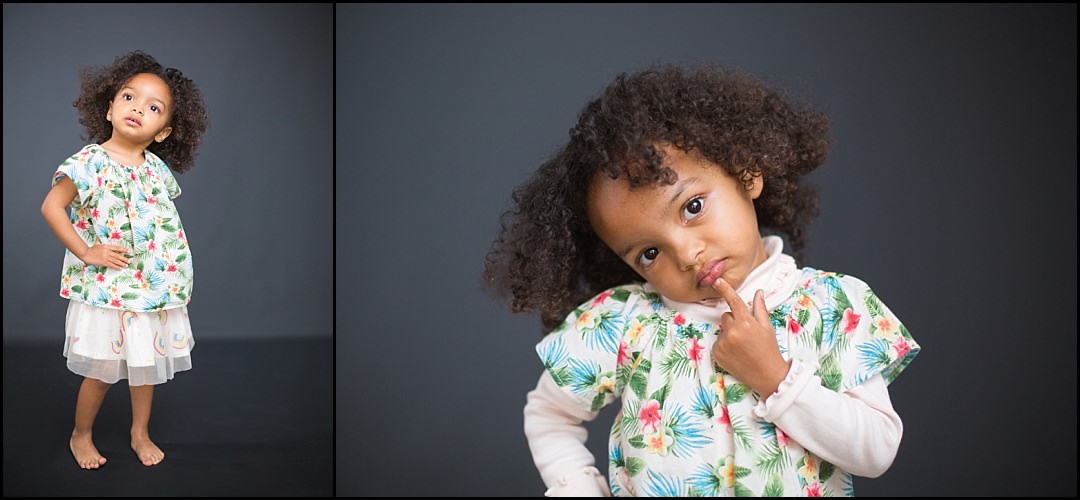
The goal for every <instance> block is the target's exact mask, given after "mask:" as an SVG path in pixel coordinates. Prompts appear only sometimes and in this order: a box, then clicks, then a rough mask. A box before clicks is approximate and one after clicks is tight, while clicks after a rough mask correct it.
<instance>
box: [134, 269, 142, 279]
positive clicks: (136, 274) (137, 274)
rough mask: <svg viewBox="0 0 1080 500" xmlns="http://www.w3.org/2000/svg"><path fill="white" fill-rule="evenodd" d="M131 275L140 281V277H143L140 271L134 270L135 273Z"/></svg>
mask: <svg viewBox="0 0 1080 500" xmlns="http://www.w3.org/2000/svg"><path fill="white" fill-rule="evenodd" d="M132 277H133V278H135V279H137V280H140V281H141V280H142V278H143V276H142V271H135V275H134V276H132Z"/></svg>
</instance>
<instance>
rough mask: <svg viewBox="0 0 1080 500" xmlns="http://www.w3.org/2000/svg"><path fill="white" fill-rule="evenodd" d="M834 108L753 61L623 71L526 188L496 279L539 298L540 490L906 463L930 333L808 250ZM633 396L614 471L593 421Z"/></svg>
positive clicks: (775, 483)
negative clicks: (736, 65) (815, 102)
mask: <svg viewBox="0 0 1080 500" xmlns="http://www.w3.org/2000/svg"><path fill="white" fill-rule="evenodd" d="M830 143H831V140H830V137H829V123H828V119H827V118H826V117H825V116H823V115H822V114H819V113H817V112H815V111H813V110H812V109H811V108H810V107H809V106H806V105H801V104H796V103H794V102H791V101H789V100H788V99H786V98H785V97H784V96H783V95H782V94H781V93H780V92H779V91H778V90H775V89H773V88H771V87H770V86H768V85H766V84H764V83H763V82H761V81H760V80H758V79H756V78H753V77H751V76H748V75H745V74H741V73H737V72H733V71H728V70H724V69H722V68H709V67H695V68H680V67H677V66H672V65H665V66H658V67H655V68H650V69H648V70H645V71H642V72H639V73H636V74H630V75H628V74H622V75H620V76H618V77H617V78H616V79H615V81H614V82H613V83H612V84H611V85H610V86H608V87H607V89H606V90H605V91H604V92H603V94H602V95H600V96H599V98H597V99H595V100H593V101H591V102H590V103H588V105H587V106H586V107H585V109H584V111H583V112H582V113H581V115H580V116H579V120H578V123H577V125H576V126H575V127H574V128H573V129H572V130H571V132H570V139H569V142H568V143H567V144H566V145H565V146H564V147H563V148H562V149H561V150H559V151H558V152H557V154H555V155H554V156H553V157H552V158H551V159H550V160H548V161H547V162H545V163H544V164H543V165H541V166H540V168H539V169H538V170H537V172H536V173H535V174H534V175H533V177H532V178H531V179H530V180H528V181H527V182H526V183H524V184H523V185H522V186H520V187H519V188H518V189H516V190H515V192H514V203H515V207H514V208H513V209H512V210H510V211H508V212H507V213H506V214H504V216H503V219H502V221H503V222H502V225H501V229H500V232H499V234H498V236H497V238H496V239H495V241H494V243H493V245H492V249H491V251H490V253H489V254H488V256H487V262H486V268H485V273H484V274H485V278H486V282H487V283H488V284H489V285H490V286H491V287H493V289H494V290H495V291H496V292H497V293H499V294H500V295H503V296H509V297H510V307H511V310H512V311H514V312H539V313H540V317H541V319H542V322H543V325H544V328H545V330H550V333H548V334H547V335H546V336H545V337H544V338H543V339H542V340H541V341H540V342H539V344H538V345H537V348H536V350H537V353H538V354H539V356H540V359H541V361H542V362H543V365H544V370H543V372H542V375H541V376H540V380H539V382H538V384H537V386H536V388H535V389H534V390H532V391H530V392H529V394H528V396H527V402H526V404H525V408H524V418H525V420H524V426H525V435H526V437H527V439H528V443H529V447H530V450H531V452H532V455H533V459H534V461H535V463H536V466H537V468H538V470H539V472H540V475H541V477H542V478H543V480H544V483H545V484H546V485H547V487H548V490H547V492H546V496H600V495H605V496H609V495H620V496H732V495H753V496H823V495H849V496H850V495H853V493H854V492H853V489H852V478H851V476H852V475H858V476H866V477H876V476H879V475H881V474H882V473H884V472H885V471H886V470H887V469H888V468H889V466H890V465H891V464H892V461H893V458H894V457H895V455H896V452H897V448H898V446H899V444H900V438H901V435H902V433H903V425H902V423H901V420H900V417H899V416H898V415H897V413H896V411H894V410H893V407H892V404H891V402H890V399H889V392H888V388H887V386H888V384H889V383H890V382H892V380H893V379H894V378H895V377H896V376H897V375H899V374H900V372H901V371H903V370H904V368H905V367H906V366H907V365H908V363H909V362H910V361H911V360H912V358H913V357H914V356H915V355H916V353H917V352H918V351H919V346H918V344H916V343H915V341H914V340H913V339H912V337H911V336H910V334H909V333H908V331H907V329H905V328H904V326H903V325H901V323H900V322H899V320H898V319H897V318H896V317H895V316H894V315H893V313H892V312H891V311H890V310H889V309H888V308H887V307H885V305H884V304H883V303H882V302H881V300H879V299H878V298H877V297H876V296H875V295H874V293H873V292H872V291H871V289H870V288H869V287H868V286H867V284H866V283H864V282H862V281H860V280H858V279H856V278H854V277H852V276H847V275H844V274H840V273H836V272H826V271H822V270H818V269H814V268H810V267H801V268H800V267H797V266H796V261H795V259H794V258H793V257H792V256H790V255H788V254H787V253H785V248H784V240H783V239H782V237H781V236H779V235H776V234H767V235H766V234H763V230H766V229H767V230H771V231H773V232H776V233H781V234H783V235H786V236H787V241H788V242H789V244H790V245H791V246H792V247H793V248H794V250H795V255H798V256H800V257H801V250H802V248H803V245H804V242H805V239H806V235H805V226H806V225H807V223H808V222H809V221H810V220H811V218H812V217H813V216H814V215H815V214H816V212H817V204H816V200H815V198H814V197H813V191H812V190H811V189H810V186H808V185H805V183H804V182H803V181H802V179H803V176H805V175H806V174H807V173H809V172H811V171H812V170H814V169H815V168H817V167H818V166H820V165H821V164H822V163H823V162H824V160H825V157H826V153H827V151H828V148H829V146H830ZM619 399H621V403H620V406H619V412H618V413H617V416H616V417H615V422H614V424H613V426H612V428H611V434H610V441H609V445H608V460H609V467H608V472H609V475H610V477H609V478H608V480H607V481H605V480H604V478H603V477H602V476H601V474H600V472H599V471H598V470H597V469H596V468H595V467H594V459H593V456H592V454H591V453H590V451H589V449H588V448H587V447H586V446H585V442H586V438H587V436H586V429H585V428H584V427H583V425H582V424H583V422H585V421H590V420H592V419H594V418H596V416H597V415H598V413H599V411H600V409H601V408H603V407H605V406H606V405H608V404H612V403H614V402H615V401H616V400H619Z"/></svg>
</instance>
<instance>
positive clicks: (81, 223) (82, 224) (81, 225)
mask: <svg viewBox="0 0 1080 500" xmlns="http://www.w3.org/2000/svg"><path fill="white" fill-rule="evenodd" d="M75 227H77V228H79V229H81V230H83V231H86V228H87V227H88V226H87V225H86V221H85V220H83V219H80V220H79V222H76V223H75Z"/></svg>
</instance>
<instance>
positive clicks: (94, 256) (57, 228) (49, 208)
mask: <svg viewBox="0 0 1080 500" xmlns="http://www.w3.org/2000/svg"><path fill="white" fill-rule="evenodd" d="M76 195H78V189H77V188H76V187H75V183H74V182H72V181H71V179H70V178H69V177H66V176H65V177H62V178H61V179H60V180H59V181H57V182H56V184H54V185H53V187H52V189H50V190H49V193H48V194H47V195H45V201H44V202H42V203H41V215H42V216H43V217H45V222H46V223H47V224H48V225H49V229H52V232H53V234H55V235H56V238H57V239H59V240H60V243H62V244H63V245H64V247H65V248H67V249H68V251H70V252H71V253H72V255H74V256H75V257H78V258H79V260H81V261H83V262H85V263H87V264H90V265H95V266H107V267H110V268H112V269H122V268H124V267H127V265H128V258H127V256H126V255H127V254H129V253H130V250H128V249H127V248H124V247H121V246H117V245H102V244H101V243H98V244H96V245H93V246H89V245H87V244H86V242H85V241H83V239H82V238H81V237H80V236H79V234H78V233H76V232H75V228H73V227H71V219H70V218H69V216H68V213H67V208H68V206H70V205H71V202H72V201H73V200H75V196H76Z"/></svg>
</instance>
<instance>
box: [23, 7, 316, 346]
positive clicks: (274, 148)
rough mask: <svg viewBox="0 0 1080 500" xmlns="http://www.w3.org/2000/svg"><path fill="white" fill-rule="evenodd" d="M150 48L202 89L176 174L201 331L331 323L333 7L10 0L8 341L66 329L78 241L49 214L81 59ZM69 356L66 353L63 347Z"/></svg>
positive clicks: (296, 330) (230, 333)
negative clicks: (201, 125) (62, 290)
mask: <svg viewBox="0 0 1080 500" xmlns="http://www.w3.org/2000/svg"><path fill="white" fill-rule="evenodd" d="M135 49H142V50H145V51H147V52H148V53H149V54H150V55H152V56H154V57H155V58H156V59H157V60H158V61H159V62H161V63H162V64H164V65H165V66H172V67H176V68H179V69H180V70H181V71H183V72H184V74H185V75H187V76H189V77H190V78H192V79H193V80H194V81H195V83H196V84H197V85H198V86H199V88H200V89H201V90H202V92H203V98H204V99H205V100H206V105H207V110H208V112H209V115H210V129H209V130H208V131H207V133H206V134H205V136H204V141H203V145H202V146H201V147H200V148H199V150H198V157H197V158H196V163H195V166H194V167H193V168H192V169H191V170H190V171H188V172H186V173H184V174H180V175H177V180H178V181H179V182H180V186H181V188H182V189H183V194H182V195H181V197H180V198H178V199H177V208H178V210H179V212H180V216H181V217H182V218H183V220H184V226H185V228H186V229H187V230H188V233H189V234H190V239H191V247H192V255H193V258H194V259H195V261H194V262H195V274H196V279H195V288H194V292H193V295H192V302H191V305H190V311H191V323H192V327H193V329H194V332H195V336H196V339H212V338H228V339H266V338H286V337H302V338H315V337H321V338H330V336H331V335H333V317H332V315H333V301H332V295H333V279H334V277H333V251H334V250H333V231H334V229H333V223H332V220H333V196H334V192H333V140H334V138H333V114H334V108H333V105H334V101H333V86H334V81H333V71H334V67H333V65H334V60H333V50H334V49H333V5H332V4H328V3H327V4H303V5H301V4H252V5H240V4H220V5H213V4H148V3H138V4H39V5H28V4H7V3H5V4H4V168H3V170H4V200H3V206H4V214H3V215H4V342H5V343H7V342H11V341H21V340H32V341H44V342H53V343H55V344H56V345H57V348H58V349H59V348H60V347H61V346H62V342H63V318H64V311H65V308H66V306H67V301H65V300H64V299H62V298H60V297H59V295H58V291H59V278H60V266H61V263H62V261H63V254H64V247H63V246H62V245H61V244H60V243H59V242H58V241H57V239H56V237H55V236H54V235H53V234H52V232H51V231H50V230H49V228H48V226H47V225H46V224H45V221H44V219H43V218H42V217H41V212H40V210H39V209H40V207H41V202H42V200H44V198H45V194H46V193H47V192H48V190H49V187H50V181H51V178H52V173H53V172H54V171H55V170H56V167H57V165H59V164H60V162H62V161H63V160H64V159H66V158H67V157H69V156H70V155H72V154H73V153H75V152H77V151H78V150H79V149H80V148H81V147H82V146H83V145H85V142H84V141H83V140H82V139H80V136H81V134H82V133H83V129H82V127H81V126H80V125H79V123H78V115H77V114H76V111H75V108H74V107H72V106H71V103H72V101H74V100H75V98H76V97H77V96H78V92H79V86H78V83H79V82H78V71H79V69H80V68H81V67H83V66H89V65H93V66H98V65H106V64H110V63H112V62H113V60H114V59H115V58H116V57H117V56H119V55H121V54H124V53H127V52H129V51H132V50H135ZM57 352H58V353H59V351H57Z"/></svg>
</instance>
